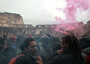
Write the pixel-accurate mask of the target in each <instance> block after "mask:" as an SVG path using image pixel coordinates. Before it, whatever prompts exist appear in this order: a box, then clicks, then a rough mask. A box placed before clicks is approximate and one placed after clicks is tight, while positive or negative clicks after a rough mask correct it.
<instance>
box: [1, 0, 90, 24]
mask: <svg viewBox="0 0 90 64" xmlns="http://www.w3.org/2000/svg"><path fill="white" fill-rule="evenodd" d="M65 7H66V1H65V0H0V12H10V13H17V14H20V15H21V16H22V17H23V21H24V23H25V24H33V25H36V24H50V23H51V24H54V23H58V22H57V21H56V19H55V16H61V17H62V18H65V15H64V14H63V13H60V12H58V11H57V10H56V8H65ZM79 13H80V12H78V15H79V17H78V20H80V21H82V20H84V21H85V22H86V21H87V20H88V19H89V18H88V17H87V14H88V12H87V11H85V12H82V15H80V14H79ZM83 17H84V18H83Z"/></svg>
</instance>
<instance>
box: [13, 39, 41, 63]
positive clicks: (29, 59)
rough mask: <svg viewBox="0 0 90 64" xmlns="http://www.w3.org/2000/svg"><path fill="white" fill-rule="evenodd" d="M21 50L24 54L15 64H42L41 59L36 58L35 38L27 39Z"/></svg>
mask: <svg viewBox="0 0 90 64" xmlns="http://www.w3.org/2000/svg"><path fill="white" fill-rule="evenodd" d="M20 48H21V50H22V53H21V54H20V55H19V56H18V57H17V58H16V59H15V62H14V63H15V64H38V63H39V62H40V64H41V60H39V59H41V58H40V57H39V56H36V51H37V44H36V42H35V40H34V39H33V38H26V39H25V40H24V42H23V43H22V44H21V46H20Z"/></svg>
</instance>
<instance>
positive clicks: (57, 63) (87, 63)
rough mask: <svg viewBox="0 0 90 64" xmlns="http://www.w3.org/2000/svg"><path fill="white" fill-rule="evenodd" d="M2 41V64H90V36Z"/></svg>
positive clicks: (68, 34)
mask: <svg viewBox="0 0 90 64" xmlns="http://www.w3.org/2000/svg"><path fill="white" fill-rule="evenodd" d="M39 39H40V40H39V41H37V39H35V38H33V37H32V36H27V37H25V36H23V35H18V36H17V37H16V36H11V37H9V38H8V36H7V35H3V37H0V64H90V35H83V36H82V37H81V38H80V39H78V38H77V37H75V36H74V35H73V34H72V33H70V32H67V34H65V35H64V36H63V37H62V38H61V39H60V38H59V37H55V36H52V35H50V34H43V35H42V36H41V37H40V38H39Z"/></svg>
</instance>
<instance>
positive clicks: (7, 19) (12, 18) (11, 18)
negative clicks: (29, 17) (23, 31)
mask: <svg viewBox="0 0 90 64" xmlns="http://www.w3.org/2000/svg"><path fill="white" fill-rule="evenodd" d="M0 23H3V24H24V22H23V19H22V17H21V16H20V14H15V13H8V12H4V13H0Z"/></svg>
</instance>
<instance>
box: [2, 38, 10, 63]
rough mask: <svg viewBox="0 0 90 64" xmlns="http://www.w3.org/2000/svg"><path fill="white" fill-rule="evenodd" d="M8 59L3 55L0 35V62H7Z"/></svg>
mask: <svg viewBox="0 0 90 64" xmlns="http://www.w3.org/2000/svg"><path fill="white" fill-rule="evenodd" d="M8 63H9V60H8V58H7V57H6V56H5V55H4V39H3V38H2V37H0V64H8Z"/></svg>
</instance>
